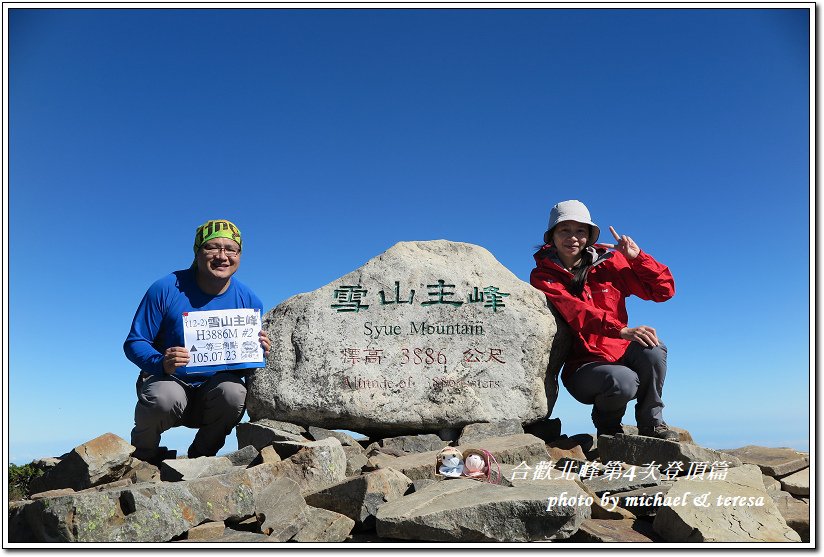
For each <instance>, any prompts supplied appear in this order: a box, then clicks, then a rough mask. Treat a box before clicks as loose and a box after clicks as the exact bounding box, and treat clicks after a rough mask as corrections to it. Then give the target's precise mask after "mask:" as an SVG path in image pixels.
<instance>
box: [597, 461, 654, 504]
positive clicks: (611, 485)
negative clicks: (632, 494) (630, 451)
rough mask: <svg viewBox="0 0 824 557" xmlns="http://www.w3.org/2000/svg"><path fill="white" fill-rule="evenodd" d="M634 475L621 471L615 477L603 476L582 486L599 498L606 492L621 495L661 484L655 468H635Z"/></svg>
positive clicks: (624, 470)
mask: <svg viewBox="0 0 824 557" xmlns="http://www.w3.org/2000/svg"><path fill="white" fill-rule="evenodd" d="M633 472H634V473H630V471H628V470H626V469H623V470H622V471H621V472H620V473H618V474H617V475H615V474H614V475H609V474H605V475H602V476H596V477H594V478H592V479H586V480H583V482H584V485H586V486H587V487H588V488H589V489H591V490H592V491H593V492H594V493H595V494H596V495H598V496H599V497H600V496H601V495H603V494H604V493H606V492H609V493H613V494H614V493H621V492H623V491H632V490H633V489H638V488H641V487H651V486H656V485H659V484H660V483H661V474H659V473H657V472H656V469H655V468H651V469H650V468H641V467H635V470H634V471H633Z"/></svg>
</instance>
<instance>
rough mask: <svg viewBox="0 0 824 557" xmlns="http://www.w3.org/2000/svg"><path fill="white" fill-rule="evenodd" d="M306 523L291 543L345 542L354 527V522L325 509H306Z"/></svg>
mask: <svg viewBox="0 0 824 557" xmlns="http://www.w3.org/2000/svg"><path fill="white" fill-rule="evenodd" d="M306 514H307V517H308V522H307V523H306V525H305V526H304V527H303V528H301V530H300V532H298V533H297V534H295V536H294V537H293V538H292V541H295V542H301V543H311V542H315V543H317V542H320V543H336V542H342V541H345V540H346V538H347V537H348V536H349V533H350V532H351V531H352V528H353V527H354V526H355V521H354V520H352V519H351V518H349V517H348V516H344V515H342V514H338V513H336V512H332V511H328V510H326V509H317V508H315V507H307V508H306Z"/></svg>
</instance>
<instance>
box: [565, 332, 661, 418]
mask: <svg viewBox="0 0 824 557" xmlns="http://www.w3.org/2000/svg"><path fill="white" fill-rule="evenodd" d="M666 376H667V347H666V346H664V344H659V345H658V346H655V347H652V348H649V347H645V346H642V345H641V344H639V343H637V342H631V343H630V345H629V347H628V348H627V351H626V353H625V354H624V356H623V357H622V358H621V359H620V360H618V361H617V362H615V363H608V362H592V363H589V364H584V365H582V366H581V367H579V368H578V369H577V370H575V372H574V373H573V374H572V375H571V377H570V378H569V380H568V381H564V386H565V387H566V388H567V390H568V391H569V393H570V394H571V395H572V396H573V397H574V398H575V400H577V401H578V402H582V403H584V404H592V405H593V408H592V422H593V423H594V424H595V427H596V428H598V429H604V430H607V429H610V428H612V427H615V426H617V425H619V424H620V423H621V418H623V417H624V412H626V410H627V403H629V401H630V400H633V399H636V398H637V399H638V402H637V403H636V404H635V422H636V423H637V424H638V427H645V428H646V427H654V426H656V425H658V424H660V423H663V421H664V417H663V415H662V409H663V408H664V401H663V400H661V396H662V394H663V391H664V379H665V378H666Z"/></svg>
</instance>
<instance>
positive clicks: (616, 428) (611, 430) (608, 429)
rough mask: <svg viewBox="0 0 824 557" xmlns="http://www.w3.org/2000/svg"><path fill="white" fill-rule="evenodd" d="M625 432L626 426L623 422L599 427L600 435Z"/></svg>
mask: <svg viewBox="0 0 824 557" xmlns="http://www.w3.org/2000/svg"><path fill="white" fill-rule="evenodd" d="M623 434H624V426H622V425H621V424H618V425H613V426H608V427H604V428H600V429H598V437H600V436H602V435H623Z"/></svg>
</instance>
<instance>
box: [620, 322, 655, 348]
mask: <svg viewBox="0 0 824 557" xmlns="http://www.w3.org/2000/svg"><path fill="white" fill-rule="evenodd" d="M621 338H622V339H624V340H629V341H634V342H638V343H640V344H641V345H642V346H647V347H652V346H658V342H659V341H658V334H657V333H656V332H655V329H653V328H652V327H647V326H646V325H641V326H640V327H624V328H623V329H621Z"/></svg>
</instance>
